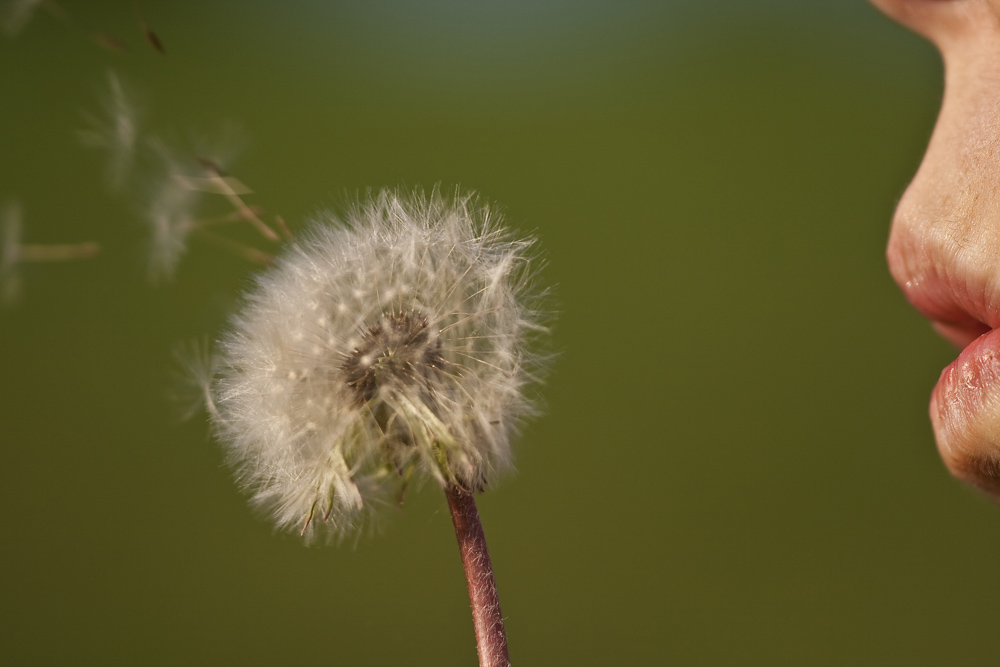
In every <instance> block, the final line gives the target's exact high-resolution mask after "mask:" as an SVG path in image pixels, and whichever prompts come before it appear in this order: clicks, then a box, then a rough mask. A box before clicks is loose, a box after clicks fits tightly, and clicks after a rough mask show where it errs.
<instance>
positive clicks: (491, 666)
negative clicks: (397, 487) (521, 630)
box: [445, 484, 510, 667]
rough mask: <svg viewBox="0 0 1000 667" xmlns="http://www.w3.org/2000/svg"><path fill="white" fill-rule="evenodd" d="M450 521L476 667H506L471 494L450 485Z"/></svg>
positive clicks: (495, 601) (483, 537) (483, 538)
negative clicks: (469, 607) (464, 587)
mask: <svg viewBox="0 0 1000 667" xmlns="http://www.w3.org/2000/svg"><path fill="white" fill-rule="evenodd" d="M445 495H446V496H447V497H448V507H449V508H450V509H451V520H452V522H454V524H455V536H456V537H457V538H458V549H459V551H460V552H461V554H462V565H463V567H464V568H465V580H466V583H467V584H468V586H469V602H470V603H471V605H472V623H473V625H474V626H475V628H476V646H477V648H478V650H479V666H480V667H509V666H510V658H509V657H508V655H507V635H506V633H505V632H504V629H503V615H502V614H501V613H500V598H499V597H498V596H497V584H496V580H495V579H494V578H493V565H492V563H490V552H489V550H488V549H487V548H486V534H485V533H484V532H483V524H482V523H481V522H480V521H479V512H478V511H477V510H476V502H475V500H473V498H472V494H470V493H468V492H467V491H465V490H463V489H461V488H460V487H458V486H457V485H454V484H451V485H449V486H448V487H447V488H446V489H445Z"/></svg>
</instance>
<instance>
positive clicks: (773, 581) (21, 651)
mask: <svg viewBox="0 0 1000 667" xmlns="http://www.w3.org/2000/svg"><path fill="white" fill-rule="evenodd" d="M63 6H64V7H65V8H66V9H67V11H69V12H70V13H71V14H72V15H73V16H74V17H75V19H76V20H78V21H79V22H81V23H83V24H86V25H87V26H93V27H94V28H99V29H101V30H106V31H109V32H111V33H114V34H116V35H118V36H119V37H120V38H121V39H123V40H124V41H125V42H126V43H127V44H128V46H129V52H128V53H127V54H124V55H116V54H113V53H109V52H107V51H105V50H102V49H100V48H98V47H96V46H94V45H93V44H92V43H90V42H88V41H87V40H86V39H85V38H84V36H83V34H82V33H81V32H79V31H78V30H74V29H72V28H71V27H69V26H67V25H64V24H61V23H59V22H57V21H55V20H53V19H52V17H50V16H49V15H47V14H45V13H44V12H41V11H38V12H36V15H35V16H34V17H33V18H32V19H31V21H30V22H29V23H28V24H27V25H26V26H25V28H24V29H23V31H22V32H21V33H20V34H19V35H17V36H16V37H15V38H5V39H3V40H2V41H0V100H2V101H0V198H4V199H9V198H16V199H18V200H19V201H20V202H21V204H22V207H23V210H24V216H25V241H30V242H38V243H42V242H62V241H82V240H89V239H94V240H98V241H100V242H102V244H103V252H102V254H101V255H100V256H99V257H98V258H95V259H93V260H91V261H88V262H77V263H65V264H58V265H55V264H53V265H46V266H42V265H38V266H30V267H26V271H25V275H24V279H25V282H24V291H23V299H22V301H21V303H20V305H18V306H17V307H15V308H10V309H6V310H3V311H0V457H2V460H3V463H2V467H0V474H2V476H3V481H2V483H0V530H2V540H0V662H2V663H3V664H7V665H35V664H65V665H85V664H95V665H98V664H100V665H108V664H130V665H140V664H141V665H180V664H185V665H306V664H309V665H313V664H336V665H388V664H394V665H400V664H406V665H423V664H426V665H470V664H474V661H475V647H474V639H473V635H472V624H471V620H470V618H469V610H468V601H467V597H466V591H465V583H464V580H463V578H462V571H461V566H460V562H459V557H458V552H457V549H456V545H455V539H454V535H453V533H452V530H451V526H450V519H449V516H448V512H447V506H446V504H445V501H444V498H443V495H442V494H441V493H440V491H439V490H438V489H436V488H434V487H432V486H431V485H427V486H425V487H424V488H423V489H422V490H421V491H420V492H419V493H417V494H414V495H412V496H411V497H410V498H409V499H408V502H407V506H406V507H405V509H404V510H403V511H402V512H399V513H397V514H395V515H393V512H390V513H389V514H390V517H389V519H388V520H387V521H386V522H385V526H384V528H383V530H382V532H381V534H380V535H376V536H373V537H369V538H365V539H362V540H360V541H359V542H358V544H357V545H356V546H355V545H351V544H346V545H343V546H340V547H304V546H302V545H301V544H300V543H299V540H297V539H296V538H295V537H294V536H286V535H275V534H274V533H273V530H272V528H271V526H270V524H269V523H268V522H267V521H266V520H264V519H262V518H261V517H259V516H256V515H255V514H254V513H253V512H252V511H251V510H250V509H249V508H248V506H247V503H246V501H245V499H244V498H243V497H242V495H241V494H240V493H239V491H238V490H237V488H236V486H235V485H234V484H233V482H232V479H231V475H230V472H229V471H228V470H227V469H226V467H225V466H224V464H223V461H222V455H221V453H220V450H219V448H218V446H217V445H216V444H215V443H213V442H212V441H211V439H210V437H209V435H208V433H207V428H206V425H205V423H204V420H203V419H202V418H196V419H194V420H192V421H188V422H182V421H180V420H179V419H178V418H177V412H178V410H177V406H176V405H174V404H173V403H172V402H171V400H170V399H169V398H168V396H169V394H170V393H171V387H172V386H173V384H174V383H175V379H174V378H173V376H172V369H173V362H172V356H171V350H172V349H173V347H174V345H175V344H176V343H177V342H178V341H184V340H190V339H192V338H198V337H199V336H204V335H209V336H211V335H213V334H214V333H215V332H217V331H218V330H219V328H220V327H221V326H222V325H223V323H224V322H225V319H226V317H227V315H228V313H229V312H230V310H231V308H232V306H233V303H234V299H235V297H236V295H237V294H238V293H239V292H240V290H241V289H243V288H244V286H246V285H247V284H248V282H249V277H250V275H251V273H250V271H251V269H250V267H249V266H248V265H247V264H245V263H243V262H242V261H241V260H239V259H238V258H234V257H231V256H230V255H227V254H225V253H223V252H220V251H218V250H217V249H215V248H213V247H211V246H209V245H203V244H202V245H199V244H198V243H193V244H192V246H191V249H190V252H189V253H188V254H187V255H186V256H185V258H184V261H183V262H182V264H181V265H180V267H179V269H178V271H177V275H176V278H175V280H173V281H172V282H170V283H167V284H164V285H160V286H153V285H151V284H150V283H149V282H148V280H147V279H146V266H145V255H144V253H145V249H144V248H145V244H146V243H147V242H148V230H147V229H146V228H145V227H144V226H143V222H142V219H141V216H140V215H139V214H138V212H137V211H138V207H139V203H141V201H142V198H143V196H144V194H143V189H142V183H139V184H137V185H136V187H135V188H133V189H131V190H129V191H127V192H125V193H115V192H113V191H112V190H111V189H110V188H109V187H108V181H107V178H106V174H105V171H106V167H105V158H104V156H102V154H100V153H99V152H96V151H93V150H88V149H86V148H84V147H83V146H81V145H80V142H79V141H78V138H77V136H76V132H77V130H80V129H82V128H83V127H85V124H86V123H85V120H84V114H85V113H87V112H90V113H93V112H96V111H98V110H99V109H100V95H101V92H100V91H101V90H102V88H104V87H105V86H106V83H105V82H106V76H107V72H108V71H109V70H113V71H114V72H116V73H117V75H118V76H119V77H120V78H121V80H122V81H123V82H124V83H125V84H126V86H127V87H128V89H129V90H131V91H133V93H134V95H135V97H136V99H137V100H138V101H137V105H138V107H139V109H140V113H139V121H140V127H141V128H143V129H144V130H145V129H146V128H149V129H150V130H155V131H156V132H158V133H160V134H161V136H165V137H169V138H170V140H171V141H176V142H179V143H185V142H188V143H191V144H192V145H202V144H207V143H211V141H212V137H213V136H215V135H217V134H218V133H219V132H220V131H223V129H224V128H227V127H229V126H231V125H235V126H237V127H238V128H239V133H240V136H241V137H242V140H241V146H242V150H241V151H240V153H239V156H238V158H237V159H235V160H234V161H233V162H232V165H231V171H232V172H233V173H234V174H235V175H237V176H238V177H239V178H240V180H241V181H243V182H244V183H246V184H247V185H248V186H250V187H252V188H253V189H254V191H255V194H253V195H252V196H250V197H248V201H251V202H252V203H255V204H259V205H260V206H262V207H264V208H265V209H266V210H267V211H268V212H269V214H270V213H280V214H281V215H282V216H283V217H284V218H285V219H286V220H288V222H289V224H290V226H292V227H293V228H295V229H301V228H302V226H303V225H304V224H305V223H306V220H307V219H308V218H309V216H310V215H311V214H312V213H314V212H315V211H317V210H320V209H323V208H328V207H336V206H338V205H341V204H343V202H344V201H347V200H348V199H350V197H352V196H355V195H356V194H357V193H359V192H364V191H365V189H367V188H379V187H385V186H389V187H392V186H400V185H403V186H406V187H412V186H432V185H433V184H435V183H442V184H444V185H446V186H448V185H451V184H460V185H461V186H463V187H466V188H471V189H475V190H477V191H479V192H481V193H482V194H483V195H484V196H486V197H488V198H489V199H491V200H494V201H497V202H500V203H501V204H502V205H503V207H504V212H505V215H506V217H507V219H508V220H509V221H510V222H511V223H512V224H514V225H515V226H517V227H519V228H521V229H525V230H537V232H538V234H539V235H540V236H541V238H542V241H543V244H544V247H545V249H546V252H547V257H548V261H549V267H548V269H547V272H546V276H547V278H548V279H549V280H550V281H552V282H554V283H556V284H557V285H558V290H557V294H558V308H559V310H560V316H559V320H558V324H557V327H556V330H555V335H554V341H555V346H556V348H557V349H558V350H559V352H560V357H559V359H558V361H557V362H556V363H555V365H554V368H553V373H552V377H551V380H550V382H549V383H548V386H547V388H546V391H545V395H546V399H547V402H548V406H547V411H546V415H545V416H544V417H542V418H541V419H539V420H537V421H535V422H534V423H533V424H532V425H531V426H530V427H529V428H528V429H527V431H526V433H525V434H524V435H523V437H521V438H520V440H519V442H518V443H517V447H516V453H517V464H518V472H517V474H515V475H511V476H508V477H507V478H505V479H504V480H503V481H502V483H501V484H500V485H499V486H498V487H497V488H496V489H494V490H492V491H490V492H489V493H487V494H486V495H484V496H482V497H481V499H480V501H479V502H480V510H481V513H482V515H483V519H484V523H485V527H486V531H487V535H488V537H489V540H490V546H491V549H492V554H493V560H494V564H495V566H496V573H497V578H498V582H499V586H500V595H501V600H502V602H503V609H504V613H505V616H506V618H507V627H508V632H509V640H510V651H511V656H512V658H513V661H514V663H515V664H516V665H570V664H572V665H659V664H677V665H737V664H738V665H751V664H759V665H846V664H852V665H862V664H863V665H885V664H890V663H891V664H907V665H944V664H948V665H988V664H996V661H997V660H998V649H997V648H996V646H995V642H994V641H993V639H994V638H995V637H996V634H997V628H998V622H1000V611H998V610H997V604H996V602H997V599H998V596H1000V576H998V572H997V568H996V557H997V554H998V553H1000V509H998V508H997V507H995V506H994V505H993V504H992V503H991V502H989V501H987V500H985V499H983V498H982V497H980V496H979V495H978V494H977V493H975V492H974V491H971V490H969V489H967V488H965V487H963V486H962V485H961V484H959V483H958V482H956V481H954V480H952V479H951V478H950V477H949V476H948V475H947V473H946V472H945V471H944V469H943V466H942V465H941V463H940V461H939V460H938V458H937V454H936V452H935V448H934V443H933V438H932V434H931V430H930V427H929V424H928V420H927V417H926V404H927V398H928V396H929V392H930V389H931V387H932V386H933V383H934V381H935V379H936V377H937V374H938V373H939V372H940V369H941V368H942V367H943V366H944V365H945V364H946V363H948V362H949V361H950V360H951V359H952V358H953V356H954V354H955V353H954V352H953V351H952V350H951V349H950V348H949V347H948V345H947V344H945V343H944V342H942V341H940V340H938V339H937V338H936V337H935V335H934V334H933V333H932V331H931V330H930V327H929V326H928V325H927V324H926V323H925V322H924V321H923V320H922V319H921V318H920V317H919V316H918V315H917V314H915V313H914V312H912V311H911V309H910V308H909V307H908V306H907V304H906V303H905V302H904V300H903V298H902V297H901V295H900V294H899V293H898V290H897V289H896V287H895V286H894V285H893V283H892V281H891V280H890V278H889V276H888V273H887V271H886V268H885V263H884V258H883V249H884V244H885V239H886V236H887V233H888V226H889V220H890V218H891V215H892V211H893V207H894V203H895V201H896V200H897V198H898V197H899V195H900V194H901V193H902V191H903V189H904V187H905V185H906V183H907V181H908V179H909V178H910V176H911V175H912V174H913V172H914V170H915V169H916V167H917V165H918V163H919V159H920V155H921V153H922V150H923V147H924V144H925V143H926V140H927V138H928V136H929V133H930V130H931V128H932V125H933V121H934V116H935V112H936V108H937V105H938V102H939V99H940V95H941V67H940V63H939V60H938V58H937V56H936V54H935V53H934V52H933V50H932V49H931V48H930V47H929V46H927V45H926V44H924V43H923V42H922V41H920V40H919V39H918V38H916V37H914V36H913V35H911V34H909V33H907V32H905V31H904V30H903V29H901V28H898V27H897V26H895V25H893V24H892V23H890V22H889V21H888V20H887V19H885V18H883V17H882V16H881V15H879V14H878V13H877V12H876V11H875V10H874V9H872V8H871V7H870V6H868V5H867V4H865V3H864V2H861V0H857V1H854V0H850V1H846V0H845V1H838V2H821V1H820V0H813V1H810V2H803V1H801V0H796V1H793V0H788V1H786V2H776V1H772V2H761V3H746V2H743V0H717V1H713V2H696V1H694V0H690V1H673V2H569V1H568V0H559V1H556V0H540V1H528V0H523V1H517V2H465V1H463V0H436V1H434V2H421V3H399V2H392V1H380V2H345V3H337V2H319V1H311V2H310V1H305V0H299V1H296V2H286V3H280V4H279V3H264V2H259V1H258V2H247V1H237V0H229V1H226V2H222V1H219V2H214V1H213V2H206V3H193V2H192V3H177V2H167V1H166V0H163V1H155V2H154V1H152V0H150V1H148V2H144V3H142V11H143V13H144V15H145V19H146V20H147V21H148V22H149V24H150V25H151V26H152V27H153V29H154V30H155V31H156V33H157V34H158V35H159V37H160V39H161V40H162V42H163V45H164V47H165V50H166V54H165V55H161V54H159V53H157V52H155V51H154V50H153V49H151V48H149V47H148V46H147V45H146V44H145V43H144V42H143V40H142V36H141V34H140V33H139V31H138V28H137V19H136V16H135V11H134V6H133V5H132V4H131V3H127V2H115V3H112V2H106V3H92V2H84V1H82V0H78V1H71V0H65V2H64V3H63ZM247 238H250V237H247ZM261 247H264V246H261Z"/></svg>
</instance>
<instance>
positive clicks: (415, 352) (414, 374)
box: [341, 312, 442, 404]
mask: <svg viewBox="0 0 1000 667" xmlns="http://www.w3.org/2000/svg"><path fill="white" fill-rule="evenodd" d="M431 333H432V332H431V331H430V330H429V329H428V322H427V316H426V315H424V314H423V313H418V312H409V313H387V314H385V315H382V317H381V318H380V319H379V321H378V322H377V323H375V324H374V325H372V326H371V327H369V328H368V329H366V330H365V331H364V332H363V333H362V335H361V343H360V344H359V345H358V347H357V348H355V349H354V351H353V352H351V354H350V355H349V356H348V357H347V360H346V361H345V362H344V365H343V366H342V367H341V371H342V372H343V373H344V382H345V384H346V385H347V386H348V387H349V388H350V389H351V390H352V391H353V392H354V394H355V395H356V397H357V401H358V403H360V404H363V403H367V402H368V401H370V400H371V399H372V398H373V397H374V396H375V394H376V392H377V391H378V389H379V387H383V386H386V385H391V384H397V385H407V384H423V383H426V381H427V380H429V379H430V377H431V376H432V375H433V374H434V373H436V372H437V371H438V370H439V369H440V368H441V365H442V358H441V353H440V350H441V341H440V340H439V339H438V337H437V336H435V335H431Z"/></svg>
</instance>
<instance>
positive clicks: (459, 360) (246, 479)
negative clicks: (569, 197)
mask: <svg viewBox="0 0 1000 667" xmlns="http://www.w3.org/2000/svg"><path fill="white" fill-rule="evenodd" d="M534 245H535V243H534V240H533V239H527V240H519V239H516V238H514V237H513V236H512V235H511V234H510V233H509V232H507V231H506V230H504V229H503V228H502V227H501V226H500V220H499V218H498V217H497V216H496V215H495V214H494V213H493V211H492V210H491V209H490V208H489V207H487V206H484V205H479V204H477V203H476V201H475V200H474V199H473V197H472V196H471V195H467V194H466V195H463V194H460V193H456V195H455V196H454V198H451V199H448V198H445V197H442V196H441V195H440V193H439V192H438V191H436V190H435V191H434V192H433V193H432V194H431V195H430V196H429V197H428V196H426V195H424V194H422V193H419V192H418V193H414V194H412V195H398V194H396V193H392V192H386V191H383V192H381V193H379V194H378V195H376V196H374V197H372V198H371V199H369V200H365V201H362V202H360V203H359V204H357V205H356V206H355V207H354V208H353V209H352V210H351V211H350V212H349V214H348V215H347V216H346V219H345V220H343V221H341V220H338V219H336V218H334V217H333V216H330V215H328V216H324V217H323V218H321V220H319V221H318V224H316V225H315V226H314V228H313V229H312V231H311V233H308V234H306V235H304V238H302V239H298V240H296V241H294V242H293V243H292V246H291V247H290V248H289V250H288V251H287V252H286V253H285V254H284V255H282V256H280V257H279V258H278V260H277V263H276V266H275V267H274V268H273V269H272V270H271V271H269V272H267V273H265V274H263V275H262V276H261V277H260V278H259V279H258V281H257V286H256V288H255V289H254V290H253V291H252V292H250V293H249V294H248V295H247V297H246V303H245V306H244V309H243V311H242V312H241V313H240V314H239V315H238V316H236V317H235V318H234V320H233V322H232V325H231V330H230V331H229V333H228V335H226V337H225V338H224V339H223V340H222V343H221V351H220V354H219V360H218V361H219V363H218V377H217V379H216V380H215V382H214V384H213V385H212V387H211V399H212V401H213V403H214V410H215V412H214V414H213V415H212V418H213V422H214V424H215V429H216V432H217V434H218V437H219V439H220V440H221V441H222V442H223V443H224V445H225V447H226V449H227V451H228V455H229V459H230V461H231V463H232V464H233V465H234V466H235V468H236V470H237V475H238V478H239V481H240V483H241V484H242V485H243V486H244V487H246V488H247V489H249V490H250V491H251V492H252V494H253V502H254V504H256V505H258V506H260V507H262V508H264V509H265V510H266V511H268V512H269V513H270V514H271V516H272V517H273V519H274V520H275V522H276V524H277V525H278V526H279V527H280V528H283V529H291V530H295V531H297V532H300V533H302V534H303V535H304V536H305V537H306V539H307V540H310V541H311V540H313V539H314V538H316V537H317V536H318V535H322V534H325V535H326V536H327V537H328V538H336V537H340V536H342V535H344V534H345V533H349V532H352V531H354V530H356V529H357V528H358V527H359V525H361V524H362V523H363V522H364V518H365V515H366V513H367V512H368V511H369V510H371V509H372V506H373V505H374V504H377V501H378V500H379V499H380V498H385V497H389V496H396V497H398V496H399V494H400V493H401V492H402V490H403V489H405V486H406V484H407V482H408V481H410V480H411V479H419V478H432V479H434V480H436V481H437V482H438V483H440V484H441V486H443V487H449V486H456V487H458V488H461V489H464V490H466V491H469V492H471V491H478V490H482V489H483V488H485V487H488V486H489V485H491V484H492V483H493V482H495V481H496V479H497V477H498V476H499V475H500V474H501V473H503V472H504V471H505V470H507V469H509V468H510V467H511V448H510V439H511V436H512V435H513V434H514V433H515V432H516V430H517V428H518V426H519V424H520V423H521V422H522V421H523V420H524V419H525V418H527V417H530V416H531V415H533V414H534V413H535V406H534V403H533V402H532V400H530V399H529V397H528V396H527V393H526V391H527V390H528V389H529V388H530V386H531V385H533V384H535V383H536V382H537V381H538V380H539V374H540V371H541V369H542V368H543V366H544V356H543V355H541V354H540V353H539V352H538V351H537V350H536V349H535V344H536V342H537V339H538V338H539V335H541V334H544V332H545V327H544V326H543V324H542V321H543V318H544V313H543V310H542V309H541V306H542V304H543V301H544V296H545V293H544V291H542V290H539V289H538V287H537V286H536V281H535V273H536V269H537V266H536V262H537V260H535V259H534V257H535V255H534Z"/></svg>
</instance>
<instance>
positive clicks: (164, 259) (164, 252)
mask: <svg viewBox="0 0 1000 667" xmlns="http://www.w3.org/2000/svg"><path fill="white" fill-rule="evenodd" d="M163 165H164V168H163V170H162V172H161V174H160V177H159V178H158V179H157V182H156V183H155V185H154V186H153V187H152V188H151V191H152V196H151V198H150V200H149V203H148V205H147V206H146V209H145V211H144V215H143V219H144V221H145V223H146V225H147V226H148V228H149V232H150V238H149V279H150V280H151V281H152V282H153V283H161V282H164V281H166V280H169V279H170V278H172V277H173V275H174V271H175V270H176V269H177V265H178V264H179V263H180V261H181V257H183V255H184V253H185V252H186V251H187V247H188V237H189V236H190V234H191V232H192V231H193V230H194V213H195V208H196V207H197V206H198V204H199V200H200V198H201V194H202V193H200V192H198V191H197V190H194V189H192V188H190V187H187V185H186V184H185V183H184V182H183V181H180V180H178V178H177V175H178V174H179V173H182V171H183V169H182V166H181V163H180V162H179V161H176V160H174V159H173V158H170V157H168V156H167V155H166V154H163Z"/></svg>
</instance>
